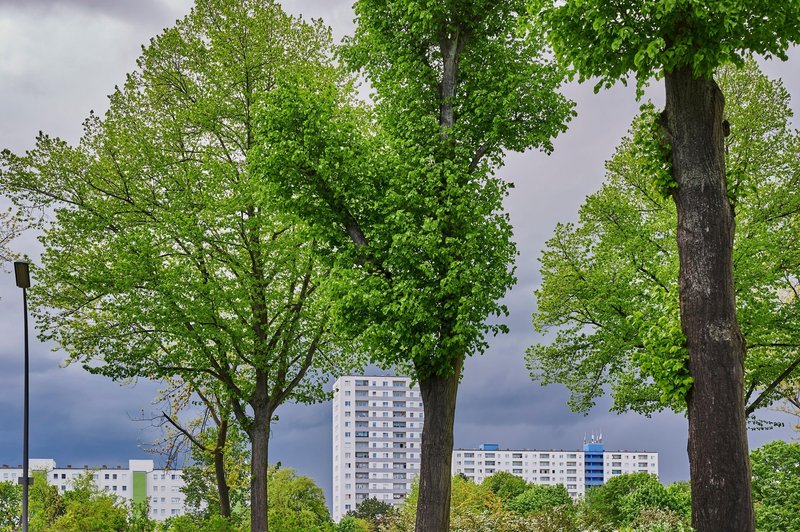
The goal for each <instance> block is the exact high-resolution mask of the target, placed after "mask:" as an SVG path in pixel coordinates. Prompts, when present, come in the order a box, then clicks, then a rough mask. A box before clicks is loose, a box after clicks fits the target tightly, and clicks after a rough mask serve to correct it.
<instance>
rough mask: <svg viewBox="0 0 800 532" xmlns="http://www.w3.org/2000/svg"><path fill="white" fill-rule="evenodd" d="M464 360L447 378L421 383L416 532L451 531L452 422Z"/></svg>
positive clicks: (437, 378)
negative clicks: (422, 415) (421, 413)
mask: <svg viewBox="0 0 800 532" xmlns="http://www.w3.org/2000/svg"><path fill="white" fill-rule="evenodd" d="M462 362H463V358H461V357H459V358H458V359H457V360H456V361H455V362H454V364H453V366H454V371H453V374H452V375H450V376H448V377H435V376H434V377H428V378H425V379H420V381H419V388H420V391H421V392H422V406H423V411H424V413H425V421H424V423H423V428H422V457H421V458H422V463H421V464H420V472H419V501H418V503H417V524H416V529H415V530H416V531H417V532H447V531H448V530H449V529H450V487H451V477H452V469H451V462H452V457H453V422H454V421H455V415H456V394H457V393H458V381H459V379H460V377H461V365H462Z"/></svg>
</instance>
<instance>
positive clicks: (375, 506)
mask: <svg viewBox="0 0 800 532" xmlns="http://www.w3.org/2000/svg"><path fill="white" fill-rule="evenodd" d="M347 515H349V516H351V517H354V518H357V519H363V520H365V521H367V522H368V523H370V524H371V525H372V526H373V527H375V528H376V529H377V527H379V526H380V525H382V524H383V523H384V522H387V521H388V520H390V519H391V518H392V516H393V515H394V506H393V505H391V504H389V503H388V502H384V501H379V500H378V499H377V498H376V497H370V498H368V499H364V500H363V501H361V502H360V503H358V506H356V509H355V510H350V511H349V512H347Z"/></svg>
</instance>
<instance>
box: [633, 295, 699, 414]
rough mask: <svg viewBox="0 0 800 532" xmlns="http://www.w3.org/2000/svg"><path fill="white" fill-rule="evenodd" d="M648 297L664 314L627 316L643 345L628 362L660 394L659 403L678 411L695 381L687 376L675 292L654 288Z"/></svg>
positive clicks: (640, 312) (686, 355)
mask: <svg viewBox="0 0 800 532" xmlns="http://www.w3.org/2000/svg"><path fill="white" fill-rule="evenodd" d="M651 297H652V298H653V299H654V300H655V301H654V303H655V304H656V305H657V306H659V307H660V308H663V309H664V314H663V315H661V316H658V317H655V316H653V315H651V314H645V313H643V312H642V311H639V310H635V311H634V312H633V313H632V314H631V315H630V316H629V318H628V319H629V320H630V321H631V323H632V324H633V326H634V327H635V328H636V330H637V331H639V340H640V341H641V345H642V350H640V351H637V352H635V353H633V355H632V356H631V360H632V362H633V363H634V364H636V365H637V366H638V367H639V368H641V371H642V374H644V375H647V376H648V377H650V378H651V379H652V381H653V385H654V386H655V387H656V388H657V389H658V390H659V391H660V392H661V395H660V396H659V398H658V402H659V404H660V405H665V406H669V407H670V408H672V409H673V410H675V411H681V410H683V409H684V408H685V407H686V394H687V393H689V390H690V389H691V387H692V382H694V379H693V378H692V376H691V374H690V373H689V350H688V349H687V348H686V336H685V335H684V334H683V330H682V329H681V315H680V306H679V303H678V301H677V291H676V290H672V291H670V292H667V290H666V289H664V288H663V287H656V288H655V289H654V290H653V291H652V292H651Z"/></svg>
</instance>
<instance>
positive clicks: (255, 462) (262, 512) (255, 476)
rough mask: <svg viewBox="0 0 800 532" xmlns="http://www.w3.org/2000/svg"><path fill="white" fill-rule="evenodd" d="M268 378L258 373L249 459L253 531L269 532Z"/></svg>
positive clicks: (251, 528)
mask: <svg viewBox="0 0 800 532" xmlns="http://www.w3.org/2000/svg"><path fill="white" fill-rule="evenodd" d="M266 386H267V383H266V376H265V375H263V373H262V372H257V373H256V385H255V390H254V392H253V400H252V402H251V403H250V406H251V407H252V408H253V422H252V424H251V425H250V430H249V431H248V436H249V437H250V444H251V458H250V530H251V531H252V532H267V531H268V530H269V525H268V523H267V511H268V508H269V504H268V502H269V501H268V500H267V496H268V495H267V494H268V492H267V473H268V468H269V430H270V422H271V421H272V409H270V407H269V400H268V397H267V388H266Z"/></svg>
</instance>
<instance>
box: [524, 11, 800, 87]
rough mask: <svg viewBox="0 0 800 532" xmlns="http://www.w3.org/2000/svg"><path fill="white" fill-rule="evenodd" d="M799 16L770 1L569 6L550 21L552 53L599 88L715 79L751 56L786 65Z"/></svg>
mask: <svg viewBox="0 0 800 532" xmlns="http://www.w3.org/2000/svg"><path fill="white" fill-rule="evenodd" d="M531 5H532V6H534V8H539V6H540V5H541V3H540V2H539V1H533V2H531ZM798 16H800V7H799V6H798V5H797V3H796V2H773V1H771V0H746V1H743V0H714V1H703V0H657V1H652V0H634V1H630V2H625V3H623V4H620V3H612V2H604V1H602V0H586V1H580V2H575V1H570V2H564V3H562V4H560V5H558V7H556V8H555V9H550V10H547V11H546V12H545V17H544V19H545V21H546V22H545V24H546V25H547V26H548V28H550V29H551V30H553V31H552V32H551V42H552V45H553V48H554V49H555V51H556V53H557V54H558V55H560V56H561V57H564V58H565V59H567V60H568V61H569V62H570V63H572V64H573V65H574V66H575V69H576V71H577V72H578V73H579V76H580V79H581V81H584V80H587V79H589V78H592V77H597V78H599V79H600V82H599V83H598V85H597V86H598V87H600V86H605V87H609V86H611V85H613V84H614V83H616V82H617V81H625V79H626V78H627V77H628V75H629V74H630V73H633V74H635V76H636V78H637V79H638V80H639V82H640V84H641V83H643V82H646V81H647V80H649V79H651V78H653V77H656V78H660V77H662V76H663V74H664V72H669V71H672V70H675V69H678V68H681V67H687V66H688V67H690V68H691V69H692V71H693V72H694V73H695V74H696V75H697V76H710V75H712V74H713V73H714V72H715V71H716V69H717V68H718V67H719V66H721V65H727V64H735V65H739V66H741V65H742V64H743V63H744V60H745V59H747V58H748V57H751V56H752V54H760V55H764V56H771V55H774V56H776V57H778V58H780V59H783V60H786V59H787V56H786V50H787V49H788V48H789V46H790V45H791V44H792V43H795V42H797V41H798V40H800V27H799V26H798V24H797V21H798Z"/></svg>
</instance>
